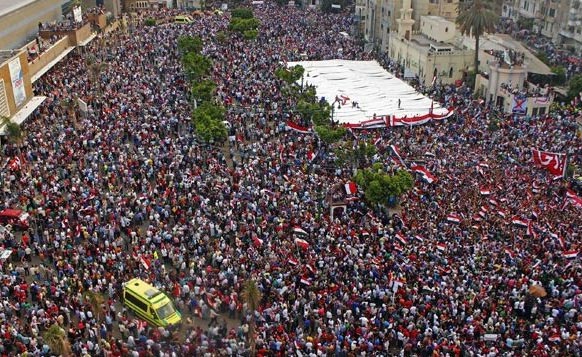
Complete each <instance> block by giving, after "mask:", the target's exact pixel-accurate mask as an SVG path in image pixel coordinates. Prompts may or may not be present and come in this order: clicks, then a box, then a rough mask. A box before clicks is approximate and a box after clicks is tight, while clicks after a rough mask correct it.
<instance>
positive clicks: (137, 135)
mask: <svg viewBox="0 0 582 357" xmlns="http://www.w3.org/2000/svg"><path fill="white" fill-rule="evenodd" d="M254 12H255V15H256V16H257V17H258V18H259V19H260V20H261V27H260V31H259V37H258V39H257V40H256V41H246V40H243V39H242V38H239V37H238V36H237V35H230V36H229V38H228V40H227V41H225V42H224V43H220V42H217V41H215V40H214V39H215V38H216V34H217V33H218V32H219V31H226V29H227V26H228V21H229V17H228V14H226V15H220V14H205V15H204V16H200V17H196V18H195V19H194V22H193V23H192V24H181V25H177V24H166V25H164V26H156V27H148V26H140V25H139V20H138V23H137V24H136V26H134V27H132V28H129V29H128V30H129V31H130V32H128V33H124V32H112V33H109V34H105V35H104V36H105V37H104V41H105V42H106V43H108V44H109V47H108V48H107V49H106V50H105V49H103V48H101V47H100V44H98V43H93V44H91V45H89V47H88V49H87V50H86V51H87V53H92V54H94V55H95V57H96V58H98V59H103V61H106V62H107V66H106V67H105V68H104V69H103V70H102V71H101V73H99V74H98V75H97V76H92V75H90V74H89V73H88V72H89V71H88V68H87V66H88V64H87V61H86V55H85V54H83V53H73V54H71V55H69V56H68V57H67V59H66V60H65V61H64V62H62V65H61V66H57V67H55V68H54V69H53V70H51V71H50V72H49V73H48V74H47V75H45V76H44V77H43V78H42V79H40V80H39V81H38V83H37V84H36V89H35V90H36V93H37V94H42V95H46V96H47V97H48V98H47V100H46V101H45V102H44V103H43V105H42V106H41V108H40V109H39V112H38V113H37V114H36V115H35V117H34V118H32V120H30V121H29V122H27V124H26V125H25V133H26V135H25V137H24V138H23V139H22V142H21V143H19V145H14V144H13V145H7V146H6V147H5V154H6V155H8V156H10V157H19V159H20V162H21V166H20V167H14V165H13V166H12V168H11V167H9V166H7V167H5V168H4V169H2V170H1V171H0V175H1V177H0V178H1V180H0V182H1V184H2V186H3V190H2V191H1V195H2V198H3V202H4V205H5V206H7V207H22V208H26V209H27V210H29V211H30V212H31V214H32V224H31V228H30V229H29V230H28V231H26V232H24V233H23V236H22V239H20V240H18V239H15V238H13V237H11V236H10V234H6V235H5V236H4V238H3V242H4V245H5V247H6V248H11V249H13V250H14V253H13V255H12V259H11V260H8V261H6V262H4V263H3V264H2V274H3V275H2V278H3V283H2V299H3V301H2V304H0V333H2V336H3V339H2V342H1V343H0V352H1V353H2V354H5V355H17V354H24V353H25V352H29V353H30V354H33V355H49V354H50V348H49V346H48V345H46V341H44V340H43V337H42V334H43V332H44V331H45V330H46V329H47V328H48V327H49V326H50V325H52V324H54V323H55V322H56V323H58V324H59V325H61V326H63V327H64V328H65V330H67V331H68V339H69V341H70V343H71V344H72V348H73V352H74V353H75V354H76V355H91V356H98V355H107V356H110V355H111V356H122V355H135V356H141V355H151V354H153V355H164V356H166V355H167V356H170V355H172V356H173V355H175V356H181V355H184V356H191V355H237V354H245V353H248V349H249V347H250V346H249V344H248V340H247V335H248V334H249V325H250V317H251V312H250V311H248V308H247V306H245V304H244V301H243V299H242V295H241V292H242V285H243V283H244V282H245V281H247V280H249V279H254V280H255V281H256V282H257V285H258V286H259V288H260V290H261V293H262V299H261V303H260V307H259V309H258V311H257V312H256V313H255V317H256V322H257V323H256V325H257V326H256V342H257V346H256V347H257V349H256V350H257V354H258V355H264V356H266V355H294V354H298V353H301V354H307V355H327V354H330V355H332V354H335V355H338V356H344V355H397V354H400V353H401V352H402V353H404V354H405V355H411V354H417V355H427V356H429V355H443V356H446V355H451V356H461V355H488V356H494V355H501V354H506V355H532V356H556V355H577V354H580V353H581V349H580V347H581V346H580V343H581V342H580V341H582V339H581V336H580V333H581V331H582V315H581V314H580V306H581V305H580V304H581V303H582V293H581V291H580V287H581V286H582V281H580V279H581V278H580V277H581V276H582V275H581V274H580V263H579V258H576V259H574V260H571V261H568V260H566V259H565V258H564V256H563V252H564V251H574V252H579V250H580V234H581V226H582V225H581V224H580V218H579V217H580V208H577V207H575V206H574V205H564V190H565V186H564V184H563V182H564V181H563V180H559V181H552V180H551V179H550V178H549V176H548V174H547V173H546V172H545V171H544V170H543V169H540V168H538V167H535V166H533V165H532V164H531V148H532V147H533V148H538V149H542V150H545V151H552V152H566V153H568V154H569V160H570V162H572V163H574V164H580V162H581V159H582V156H581V155H582V152H581V151H580V148H581V147H582V145H581V144H582V143H581V142H580V139H578V138H576V136H575V126H574V124H573V123H574V122H573V115H571V114H570V113H553V114H552V115H551V116H548V117H542V118H531V119H529V120H524V119H521V118H517V117H515V118H512V117H505V116H504V114H503V113H500V112H498V111H497V109H495V108H492V107H486V106H483V105H482V104H479V102H478V101H473V99H472V98H471V95H470V90H469V89H468V88H466V87H464V86H461V87H459V88H454V87H451V86H442V85H437V86H434V88H431V89H426V88H424V89H425V90H426V91H427V92H430V93H431V95H433V97H434V98H435V100H439V101H441V103H442V105H446V106H454V107H456V111H457V115H456V116H454V117H452V118H450V119H447V120H446V121H444V122H439V123H431V124H427V125H423V126H418V127H407V128H391V129H386V130H384V131H378V132H374V133H372V132H369V131H359V132H357V131H355V132H354V133H353V134H349V135H353V136H354V137H355V138H356V140H357V141H367V142H368V143H370V144H371V145H372V140H371V139H372V138H374V137H376V136H377V135H381V138H380V139H381V140H378V141H377V146H378V154H377V155H376V156H375V158H374V160H375V161H381V162H384V163H386V164H387V166H389V167H390V168H397V167H399V166H400V167H401V166H402V163H395V161H394V160H392V155H391V153H390V150H388V148H389V146H390V145H396V146H398V147H399V149H400V153H401V155H402V157H403V161H404V162H405V164H410V163H411V162H422V163H423V165H425V166H426V168H427V169H428V170H430V171H431V172H432V173H433V174H434V175H435V176H436V178H437V180H436V182H433V183H431V184H428V183H424V182H422V181H417V183H416V186H415V188H414V190H413V191H411V192H409V193H408V194H406V195H404V196H403V197H402V199H401V207H402V213H401V214H396V215H388V214H386V213H385V212H384V211H382V210H375V209H374V208H373V207H370V206H369V205H367V204H365V203H364V202H363V200H353V201H350V202H348V203H347V210H346V211H345V212H344V213H343V214H341V215H338V216H334V217H333V219H332V217H330V215H329V211H330V204H331V201H334V200H343V199H344V198H345V195H344V193H343V192H342V188H343V186H344V184H345V183H347V182H349V181H350V180H351V177H352V174H353V171H352V170H351V165H348V166H346V167H344V166H342V165H341V164H340V163H339V162H338V161H336V160H335V159H334V153H333V152H332V151H331V150H330V149H329V148H327V147H325V146H324V145H322V144H320V143H319V142H318V140H317V139H316V137H315V136H314V135H312V134H300V133H296V132H293V131H287V130H286V129H285V122H286V121H287V120H298V121H300V120H304V119H305V118H300V117H299V115H298V114H297V113H295V112H294V106H295V104H296V103H294V102H293V101H292V100H290V99H288V98H287V97H286V95H285V94H284V93H283V92H282V90H281V88H282V87H283V83H282V82H281V81H280V80H278V79H277V78H276V77H275V75H274V71H275V69H277V68H279V66H282V65H284V63H285V62H288V61H294V60H298V59H301V58H302V57H304V56H307V58H308V59H310V60H321V59H332V58H343V59H352V60H360V59H370V58H371V57H370V56H371V55H370V54H367V53H364V52H363V51H362V49H361V48H360V47H359V46H358V45H356V43H355V42H354V41H353V39H350V38H346V37H345V36H342V35H339V33H340V32H348V31H349V28H350V26H351V23H350V20H349V18H348V17H346V14H323V13H320V12H317V11H312V10H301V9H295V8H285V11H281V9H280V8H279V7H277V6H275V5H270V4H267V5H262V6H257V7H255V8H254ZM169 14H173V13H172V12H171V11H167V12H165V10H164V11H162V10H160V11H157V12H155V13H153V12H152V13H146V14H144V15H143V16H142V19H144V18H147V17H150V16H152V17H160V18H165V17H167V16H168V15H169ZM186 34H195V35H198V36H201V37H202V39H203V42H204V44H205V46H204V50H203V52H204V54H206V55H208V56H210V57H211V58H212V60H213V72H212V78H213V80H214V81H216V83H217V97H218V100H219V101H220V102H221V103H223V104H224V105H225V106H226V107H227V120H228V122H229V124H230V126H231V133H230V134H231V137H234V140H232V141H231V142H230V143H229V144H227V145H228V146H227V147H228V149H225V150H223V149H222V148H220V147H213V146H209V145H203V144H202V143H200V142H198V140H197V138H196V135H195V133H194V132H193V128H192V125H191V122H190V110H191V108H190V106H189V104H188V99H187V98H188V88H187V83H186V79H185V76H184V74H183V72H182V67H181V64H180V59H179V54H178V51H177V49H176V41H177V38H178V37H179V36H181V35H186ZM339 49H341V51H338V50H339ZM105 54H106V55H105ZM388 63H389V62H388ZM75 96H79V98H81V99H82V100H83V101H85V102H87V103H88V104H89V107H88V108H89V109H88V112H87V113H86V114H82V113H80V112H77V113H76V115H72V114H71V110H69V109H70V105H69V104H68V102H67V99H69V98H74V97H75ZM309 152H317V156H316V157H315V158H314V159H313V160H308V159H307V155H308V153H309ZM350 164H351V163H350ZM329 168H331V169H329ZM483 187H487V189H488V190H489V191H490V193H489V194H488V195H486V196H485V195H483V194H481V192H480V189H481V188H483ZM334 197H335V198H334ZM358 197H360V198H362V193H361V192H359V194H358ZM451 214H455V215H458V217H459V219H460V222H459V223H450V222H449V220H447V217H448V216H449V215H451ZM476 216H478V217H480V218H479V220H477V219H474V218H476ZM514 216H519V217H520V219H522V220H525V219H527V220H528V222H531V224H530V226H531V228H529V229H526V228H522V227H520V226H516V225H514V224H512V217H514ZM140 258H143V259H140ZM142 260H143V261H146V262H147V263H145V264H144V263H142ZM134 277H139V278H142V279H144V280H147V281H150V282H151V283H152V284H154V285H155V286H157V287H159V288H160V289H162V290H163V291H165V292H166V293H168V294H170V295H171V296H172V298H173V299H174V301H175V302H176V305H177V307H178V309H179V310H180V311H182V312H183V314H184V326H182V328H179V329H175V328H166V329H164V328H155V327H153V326H148V325H146V324H145V323H144V322H142V321H140V320H138V319H136V318H135V317H134V316H133V315H132V314H131V313H130V312H129V311H128V310H127V309H126V308H124V307H123V306H122V305H121V304H120V294H121V291H122V286H123V283H124V282H126V281H128V280H130V279H132V278H134ZM533 285H541V286H543V287H544V288H545V290H546V291H547V296H545V297H535V296H533V295H532V294H529V291H530V288H531V287H532V286H533ZM88 290H91V291H95V292H99V293H101V294H103V295H104V296H105V303H104V304H103V306H102V310H101V311H99V312H98V311H94V310H93V307H92V306H91V305H90V304H89V303H88V301H87V299H86V297H85V296H84V293H85V292H86V291H88ZM98 316H99V318H98ZM202 320H206V321H204V322H202V323H201V321H202Z"/></svg>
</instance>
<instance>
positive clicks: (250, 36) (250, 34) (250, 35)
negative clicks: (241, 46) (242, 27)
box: [243, 30, 259, 40]
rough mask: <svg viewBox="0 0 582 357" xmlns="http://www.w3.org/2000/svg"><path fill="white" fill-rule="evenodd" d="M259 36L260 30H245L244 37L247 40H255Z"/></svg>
mask: <svg viewBox="0 0 582 357" xmlns="http://www.w3.org/2000/svg"><path fill="white" fill-rule="evenodd" d="M257 36H259V31H257V30H246V31H245V32H243V38H244V39H245V40H254V39H256V38H257Z"/></svg>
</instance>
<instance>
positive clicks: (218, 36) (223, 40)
mask: <svg viewBox="0 0 582 357" xmlns="http://www.w3.org/2000/svg"><path fill="white" fill-rule="evenodd" d="M227 40H228V36H227V35H226V32H224V31H218V32H217V33H216V41H218V43H222V44H224V43H226V41H227Z"/></svg>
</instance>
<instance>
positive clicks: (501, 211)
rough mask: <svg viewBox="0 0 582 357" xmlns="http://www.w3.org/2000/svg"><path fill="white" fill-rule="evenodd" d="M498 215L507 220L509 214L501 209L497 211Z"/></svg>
mask: <svg viewBox="0 0 582 357" xmlns="http://www.w3.org/2000/svg"><path fill="white" fill-rule="evenodd" d="M497 214H498V215H500V216H501V217H503V218H505V217H506V216H507V213H506V212H505V211H504V210H502V209H501V208H499V209H498V210H497Z"/></svg>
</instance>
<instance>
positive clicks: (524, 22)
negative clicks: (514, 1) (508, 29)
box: [517, 17, 534, 31]
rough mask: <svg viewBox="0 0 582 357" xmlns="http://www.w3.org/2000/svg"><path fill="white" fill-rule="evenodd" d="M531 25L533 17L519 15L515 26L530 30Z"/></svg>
mask: <svg viewBox="0 0 582 357" xmlns="http://www.w3.org/2000/svg"><path fill="white" fill-rule="evenodd" d="M533 25H534V19H533V18H531V19H528V18H525V17H520V18H519V19H518V20H517V27H519V28H520V29H521V30H528V31H531V30H532V29H533Z"/></svg>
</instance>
